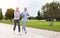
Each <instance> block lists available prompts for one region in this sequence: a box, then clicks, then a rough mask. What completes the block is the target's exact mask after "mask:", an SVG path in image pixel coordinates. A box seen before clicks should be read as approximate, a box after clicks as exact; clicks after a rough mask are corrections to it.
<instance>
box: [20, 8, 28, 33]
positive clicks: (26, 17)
mask: <svg viewBox="0 0 60 38" xmlns="http://www.w3.org/2000/svg"><path fill="white" fill-rule="evenodd" d="M21 15H22V31H23V30H24V31H25V33H27V31H26V21H27V19H28V16H29V14H28V12H27V8H24V11H23V12H22V14H21Z"/></svg>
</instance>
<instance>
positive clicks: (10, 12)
mask: <svg viewBox="0 0 60 38" xmlns="http://www.w3.org/2000/svg"><path fill="white" fill-rule="evenodd" d="M13 18H14V9H12V8H9V9H7V11H6V14H5V19H13Z"/></svg>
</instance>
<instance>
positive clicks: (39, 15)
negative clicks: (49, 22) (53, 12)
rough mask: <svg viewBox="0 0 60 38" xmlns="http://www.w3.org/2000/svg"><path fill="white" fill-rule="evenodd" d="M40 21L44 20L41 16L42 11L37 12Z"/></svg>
mask: <svg viewBox="0 0 60 38" xmlns="http://www.w3.org/2000/svg"><path fill="white" fill-rule="evenodd" d="M36 18H37V19H38V20H40V19H42V17H41V14H40V10H39V11H38V12H37V17H36Z"/></svg>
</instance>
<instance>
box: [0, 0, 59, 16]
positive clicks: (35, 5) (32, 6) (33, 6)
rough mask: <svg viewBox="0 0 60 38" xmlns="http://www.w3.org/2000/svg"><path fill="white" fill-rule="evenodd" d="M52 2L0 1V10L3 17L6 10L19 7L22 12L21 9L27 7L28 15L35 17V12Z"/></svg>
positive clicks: (28, 0)
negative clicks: (0, 9)
mask: <svg viewBox="0 0 60 38" xmlns="http://www.w3.org/2000/svg"><path fill="white" fill-rule="evenodd" d="M52 1H53V0H0V8H2V11H3V15H5V12H6V10H7V9H8V8H13V9H15V8H16V7H19V8H20V11H21V12H22V11H23V8H24V7H27V9H28V13H29V14H30V15H31V16H37V11H38V10H41V8H42V6H43V5H44V4H46V3H50V2H52ZM55 1H60V0H55Z"/></svg>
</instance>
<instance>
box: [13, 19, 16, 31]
mask: <svg viewBox="0 0 60 38" xmlns="http://www.w3.org/2000/svg"><path fill="white" fill-rule="evenodd" d="M15 29H16V20H14V28H13V31H15Z"/></svg>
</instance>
